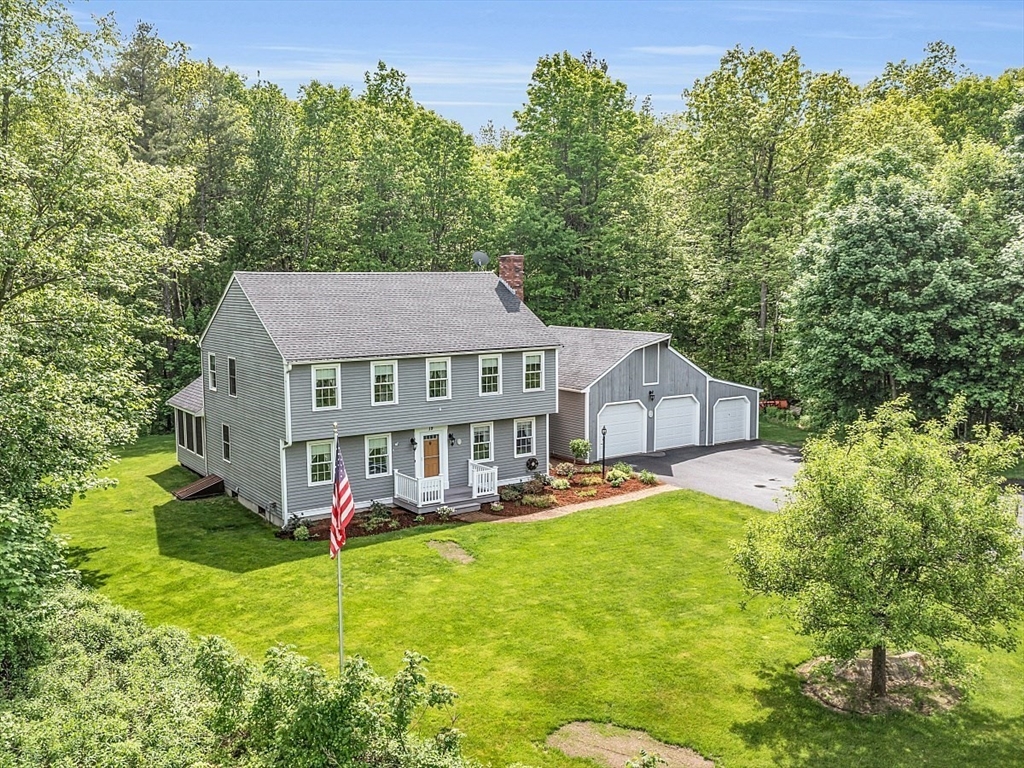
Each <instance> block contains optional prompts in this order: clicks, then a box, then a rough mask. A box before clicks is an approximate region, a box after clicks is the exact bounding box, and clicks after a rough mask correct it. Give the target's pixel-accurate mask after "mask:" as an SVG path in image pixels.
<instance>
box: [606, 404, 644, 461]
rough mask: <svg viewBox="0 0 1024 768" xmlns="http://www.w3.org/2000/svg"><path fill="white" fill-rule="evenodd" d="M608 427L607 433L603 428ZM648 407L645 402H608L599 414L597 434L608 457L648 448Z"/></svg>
mask: <svg viewBox="0 0 1024 768" xmlns="http://www.w3.org/2000/svg"><path fill="white" fill-rule="evenodd" d="M603 429H607V430H608V432H607V434H606V433H604V432H603V431H602V430H603ZM646 430H647V408H645V407H644V404H643V403H637V402H630V403H607V404H606V405H605V406H604V407H603V408H602V409H601V411H600V412H599V413H598V414H597V435H598V438H597V439H598V441H600V445H598V446H596V450H597V451H598V454H599V455H600V451H601V450H602V448H603V449H604V451H605V457H606V458H609V459H610V458H613V457H615V456H628V455H630V454H633V453H644V452H645V451H646V450H647V432H646Z"/></svg>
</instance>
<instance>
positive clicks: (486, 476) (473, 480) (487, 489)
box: [469, 459, 498, 499]
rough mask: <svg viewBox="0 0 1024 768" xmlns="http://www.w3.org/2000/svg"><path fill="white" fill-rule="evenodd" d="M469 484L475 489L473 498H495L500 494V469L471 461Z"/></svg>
mask: <svg viewBox="0 0 1024 768" xmlns="http://www.w3.org/2000/svg"><path fill="white" fill-rule="evenodd" d="M469 484H470V486H471V487H472V488H473V498H474V499H475V498H477V497H478V496H493V495H494V494H496V493H497V492H498V468H497V467H488V466H487V465H486V464H480V463H479V462H476V461H473V460H472V459H470V460H469Z"/></svg>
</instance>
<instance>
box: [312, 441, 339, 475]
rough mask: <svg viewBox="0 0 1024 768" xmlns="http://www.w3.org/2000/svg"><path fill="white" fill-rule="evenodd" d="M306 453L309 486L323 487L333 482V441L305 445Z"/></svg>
mask: <svg viewBox="0 0 1024 768" xmlns="http://www.w3.org/2000/svg"><path fill="white" fill-rule="evenodd" d="M306 451H307V452H308V453H309V484H310V485H324V484H325V483H329V482H331V481H332V480H334V478H333V477H331V474H332V472H333V469H334V441H333V440H320V441H318V442H315V443H306Z"/></svg>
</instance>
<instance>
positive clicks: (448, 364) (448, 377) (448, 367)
mask: <svg viewBox="0 0 1024 768" xmlns="http://www.w3.org/2000/svg"><path fill="white" fill-rule="evenodd" d="M431 363H444V364H445V381H446V384H445V390H444V391H445V392H447V393H448V394H446V395H445V396H444V397H431V396H430V364H431ZM426 368H427V370H426V377H427V400H451V399H452V359H451V358H450V357H428V358H427V362H426Z"/></svg>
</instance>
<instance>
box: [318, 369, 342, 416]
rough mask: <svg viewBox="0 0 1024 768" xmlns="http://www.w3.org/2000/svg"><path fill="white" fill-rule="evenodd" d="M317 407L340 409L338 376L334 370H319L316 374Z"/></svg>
mask: <svg viewBox="0 0 1024 768" xmlns="http://www.w3.org/2000/svg"><path fill="white" fill-rule="evenodd" d="M316 407H317V408H337V407H338V375H337V370H336V369H334V368H319V369H317V372H316Z"/></svg>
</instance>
